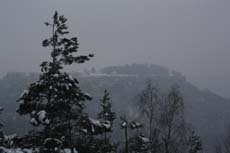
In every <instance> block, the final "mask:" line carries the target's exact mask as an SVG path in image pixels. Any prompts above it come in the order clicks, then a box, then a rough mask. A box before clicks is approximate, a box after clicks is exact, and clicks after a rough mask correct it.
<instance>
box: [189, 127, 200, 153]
mask: <svg viewBox="0 0 230 153" xmlns="http://www.w3.org/2000/svg"><path fill="white" fill-rule="evenodd" d="M188 145H189V151H188V152H189V153H199V152H201V151H202V150H203V147H202V142H201V138H200V136H198V135H196V133H195V131H192V132H191V135H190V136H189V140H188Z"/></svg>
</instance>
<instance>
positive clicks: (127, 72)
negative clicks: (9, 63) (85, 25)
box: [3, 64, 185, 80]
mask: <svg viewBox="0 0 230 153" xmlns="http://www.w3.org/2000/svg"><path fill="white" fill-rule="evenodd" d="M72 74H73V75H77V76H79V77H87V76H95V77H100V76H117V77H119V76H122V77H125V76H129V77H130V76H134V77H135V76H142V77H143V76H147V77H149V76H151V77H154V76H157V77H176V78H178V79H182V80H185V76H183V75H182V74H181V73H180V72H176V71H174V70H169V69H168V68H166V67H163V66H159V65H155V64H126V65H120V66H108V67H104V68H101V69H99V70H96V69H95V68H91V69H90V70H88V69H85V70H84V71H82V72H77V71H73V72H72ZM38 75H39V73H36V72H31V73H26V72H8V73H7V74H6V75H5V76H3V79H10V80H11V79H16V78H27V77H28V78H33V79H36V78H37V77H38Z"/></svg>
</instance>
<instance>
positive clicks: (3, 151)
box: [0, 147, 77, 153]
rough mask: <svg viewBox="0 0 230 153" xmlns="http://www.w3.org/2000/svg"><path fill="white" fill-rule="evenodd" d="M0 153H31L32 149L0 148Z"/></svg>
mask: <svg viewBox="0 0 230 153" xmlns="http://www.w3.org/2000/svg"><path fill="white" fill-rule="evenodd" d="M0 153H32V149H21V148H18V149H7V148H4V147H0ZM63 153H71V150H70V149H64V150H63ZM74 153H77V151H76V150H74Z"/></svg>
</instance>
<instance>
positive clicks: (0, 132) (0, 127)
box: [0, 106, 4, 146]
mask: <svg viewBox="0 0 230 153" xmlns="http://www.w3.org/2000/svg"><path fill="white" fill-rule="evenodd" d="M2 111H3V108H2V107H1V106H0V114H1V113H2ZM3 127H4V125H3V123H2V121H0V146H3V143H4V134H3Z"/></svg>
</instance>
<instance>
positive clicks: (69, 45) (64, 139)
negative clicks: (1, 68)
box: [17, 11, 93, 152]
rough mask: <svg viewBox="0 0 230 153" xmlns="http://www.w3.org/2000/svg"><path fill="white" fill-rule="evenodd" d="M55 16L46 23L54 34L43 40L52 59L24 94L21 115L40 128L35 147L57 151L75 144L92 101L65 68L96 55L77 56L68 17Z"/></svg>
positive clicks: (20, 108)
mask: <svg viewBox="0 0 230 153" xmlns="http://www.w3.org/2000/svg"><path fill="white" fill-rule="evenodd" d="M52 19H53V20H52V23H49V22H46V23H45V25H46V26H47V27H50V28H51V31H52V36H51V37H50V38H48V39H45V40H44V41H43V43H42V45H43V47H50V49H51V53H50V57H51V58H50V59H51V60H50V61H44V62H42V64H41V65H40V67H41V75H40V77H39V79H38V81H36V82H34V83H32V84H30V86H29V87H28V89H27V90H25V91H24V92H23V93H22V95H21V97H20V98H19V99H18V102H19V108H18V110H17V112H18V113H19V114H20V115H29V116H30V117H31V124H32V125H33V126H35V127H39V128H37V129H39V130H36V134H33V135H36V137H38V138H37V139H36V141H35V142H36V144H33V146H38V147H41V146H42V147H43V149H42V151H43V152H57V148H58V147H60V146H63V147H68V148H73V147H74V144H73V137H74V136H76V135H78V134H80V133H81V126H82V123H83V120H85V119H87V115H86V114H85V113H84V111H83V110H84V107H85V101H87V100H91V97H90V96H89V95H88V94H85V93H83V92H82V91H81V89H80V87H79V83H78V80H77V79H76V78H74V77H73V76H71V75H69V74H68V73H66V72H64V70H63V69H64V67H65V66H68V65H71V64H74V63H78V64H80V63H84V62H86V61H88V60H90V58H91V57H93V55H92V54H89V55H86V56H82V55H80V56H77V55H76V54H75V53H76V52H78V39H77V38H76V37H73V38H66V37H65V36H66V35H67V34H68V33H69V31H68V28H67V25H66V21H67V19H66V18H65V17H64V16H63V15H59V14H58V12H57V11H56V12H55V14H54V16H53V18H52ZM51 144H52V145H51ZM44 146H45V147H44ZM47 146H49V147H50V148H47ZM42 147H41V148H42Z"/></svg>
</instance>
